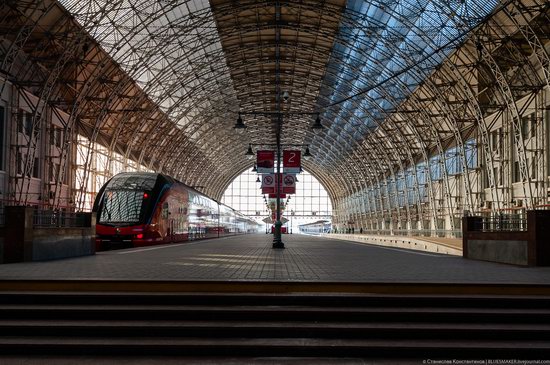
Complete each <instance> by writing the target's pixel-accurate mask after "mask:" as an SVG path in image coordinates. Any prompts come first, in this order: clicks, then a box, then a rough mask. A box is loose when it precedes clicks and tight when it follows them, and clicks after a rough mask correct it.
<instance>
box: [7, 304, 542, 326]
mask: <svg viewBox="0 0 550 365" xmlns="http://www.w3.org/2000/svg"><path fill="white" fill-rule="evenodd" d="M13 318H21V319H40V318H57V319H59V320H62V319H69V318H71V319H75V318H89V319H125V320H130V319H138V320H140V319H154V320H163V319H164V320H187V319H196V320H200V319H211V320H214V319H215V320H233V319H239V320H243V319H247V320H260V321H261V320H264V319H265V318H270V320H277V321H285V320H295V321H300V320H301V321H312V320H315V321H321V322H325V321H335V320H337V321H414V322H422V321H427V322H437V321H449V319H450V318H453V320H452V321H454V322H460V321H466V322H472V321H474V322H477V321H479V322H495V321H498V322H503V323H509V322H514V323H518V322H520V323H523V322H525V323H527V322H529V323H548V322H549V321H550V309H529V310H526V309H513V308H510V309H507V308H504V309H502V308H437V307H431V308H384V307H367V308H357V307H353V308H350V307H340V308H338V307H330V308H322V307H298V306H297V307H291V306H285V307H277V306H180V305H164V306H161V305H159V306H142V305H135V306H113V305H79V306H77V305H0V319H13Z"/></svg>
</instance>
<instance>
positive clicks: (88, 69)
mask: <svg viewBox="0 0 550 365" xmlns="http://www.w3.org/2000/svg"><path fill="white" fill-rule="evenodd" d="M507 4H508V2H506V3H502V2H497V1H496V0H488V1H475V0H452V1H448V0H445V1H444V0H348V1H345V0H326V1H324V2H322V3H320V2H318V1H312V0H303V1H299V2H298V1H275V0H273V1H252V0H242V1H230V0H211V1H206V0H159V1H149V0H133V1H129V0H114V1H105V0H89V1H77V0H59V2H57V1H53V0H43V1H36V4H35V5H36V6H35V7H34V8H32V9H31V7H29V8H27V9H26V10H25V9H23V8H21V9H20V11H21V13H25V14H26V16H27V19H28V20H27V21H26V23H25V21H24V20H21V19H19V18H16V17H15V18H9V17H8V16H6V17H5V18H4V19H3V24H4V25H5V26H6V27H7V29H13V30H14V34H19V35H21V36H22V37H23V36H24V35H25V34H27V33H25V32H23V31H22V30H21V31H20V32H18V31H16V30H17V29H25V24H27V25H28V24H31V23H33V22H34V24H35V25H36V26H37V28H36V29H35V28H32V27H31V28H32V29H30V30H29V32H30V33H29V34H32V33H33V32H36V33H37V34H41V35H42V37H44V34H48V35H49V37H50V38H48V40H47V41H42V42H37V43H36V44H37V45H34V46H33V44H32V43H30V42H26V43H25V42H23V43H24V44H25V47H27V48H26V49H25V52H26V53H27V54H28V55H31V56H37V57H38V53H40V56H41V57H42V58H43V59H44V61H43V63H44V64H45V65H46V66H45V67H44V69H41V70H40V71H39V72H37V71H31V67H34V66H31V65H29V66H28V70H27V72H28V75H29V76H28V77H29V78H30V77H31V76H32V78H33V79H38V80H41V79H42V80H43V84H41V85H40V86H39V87H37V90H38V91H40V92H42V94H43V95H46V91H47V93H49V94H47V95H46V97H47V98H49V99H50V100H55V103H58V104H59V105H62V107H63V108H65V109H66V110H67V112H68V113H69V114H70V116H71V118H72V120H73V121H74V122H73V123H74V124H75V126H77V127H78V129H79V131H80V133H81V134H83V135H86V137H87V138H90V140H91V141H92V142H94V143H100V144H103V145H105V146H106V147H109V148H111V149H113V150H116V151H118V152H119V153H121V154H122V155H124V156H125V157H128V158H132V159H134V160H136V162H137V163H138V164H140V165H144V166H147V168H149V169H152V170H156V171H162V172H165V173H168V174H171V175H173V176H174V177H176V178H178V179H180V180H182V181H184V182H186V183H188V184H189V185H201V186H205V189H206V190H205V192H206V193H207V194H209V195H211V196H213V197H214V198H218V199H219V198H221V196H222V194H223V192H224V191H225V189H226V187H227V186H228V185H229V183H230V182H231V181H232V180H233V179H234V178H235V177H236V176H238V175H239V174H240V173H242V172H243V171H245V170H247V169H249V168H250V167H251V165H252V162H251V161H250V160H247V159H246V158H245V156H244V152H245V151H246V148H247V146H248V145H249V144H252V145H253V146H254V148H263V146H266V145H269V144H273V143H274V142H275V136H276V130H277V120H276V119H277V118H273V115H272V114H270V113H273V112H277V113H282V114H281V115H282V131H281V142H282V143H283V144H294V145H296V144H297V145H309V147H310V150H311V152H312V153H313V155H314V157H313V158H312V159H311V160H310V161H308V162H306V163H305V168H307V169H308V170H309V171H311V173H312V174H313V175H314V176H316V177H317V178H318V179H319V180H320V181H321V182H322V183H323V184H324V185H325V186H326V187H327V189H328V191H329V194H330V195H331V197H332V198H336V197H338V196H345V195H349V194H350V193H352V192H353V191H355V190H357V189H356V188H357V186H365V185H368V183H369V182H376V181H379V179H381V178H383V176H385V175H388V174H391V173H393V172H392V171H394V170H396V169H401V170H404V169H405V168H406V167H407V166H412V165H414V164H415V161H416V160H418V158H419V157H420V156H421V153H422V151H424V153H429V151H430V150H435V149H436V148H437V146H436V145H437V143H439V144H441V143H442V142H441V141H443V142H444V141H445V140H446V139H447V138H449V135H453V133H455V131H454V130H453V127H450V126H449V125H451V124H453V123H455V122H456V118H458V117H456V116H454V115H453V116H452V117H448V118H451V119H445V118H447V117H445V116H444V117H441V116H440V115H438V114H437V113H436V112H434V111H433V110H432V108H427V107H426V106H425V105H424V104H423V103H424V102H425V101H427V100H432V101H433V100H434V99H437V98H439V97H440V96H439V94H438V93H440V91H439V90H438V88H437V87H436V86H437V85H446V84H449V85H451V84H452V83H453V82H454V83H456V80H457V79H459V78H460V77H463V75H460V74H458V72H457V74H455V75H453V74H452V73H453V72H455V71H456V70H455V69H452V70H451V71H445V72H447V73H444V72H443V71H441V68H442V64H443V63H444V62H445V60H448V59H449V58H450V57H452V56H453V54H454V52H455V50H456V49H457V48H458V47H462V46H463V45H464V44H466V43H468V42H471V44H475V40H472V39H471V34H472V31H473V30H474V29H475V28H476V27H477V26H478V25H479V24H483V23H485V22H486V21H487V19H488V18H489V17H490V16H495V15H494V14H497V13H498V12H499V11H500V10H501V9H503V8H504V7H505V6H507ZM14 6H15V7H17V6H21V7H23V5H22V4H20V5H14ZM18 22H20V23H18ZM471 44H470V46H471ZM468 49H471V51H470V53H464V54H463V57H465V59H463V60H460V61H457V62H458V63H457V64H460V63H467V62H471V61H472V59H474V58H475V57H477V54H476V50H475V47H470V48H468ZM47 53H49V57H50V58H49V59H48V58H47V57H46V54H47ZM56 57H57V58H56ZM51 59H55V60H56V62H53V63H52V62H51V61H50V60H51ZM23 69H24V67H23ZM23 74H24V71H21V75H23ZM31 74H32V75H31ZM482 76H483V75H482ZM22 78H23V79H24V77H22ZM52 80H53V81H56V82H58V83H59V86H58V87H57V88H51V87H49V86H48V87H46V86H44V85H49V83H50V82H52ZM428 80H429V81H428ZM451 86H452V85H451ZM45 90H46V91H45ZM52 90H55V91H52ZM283 90H285V91H288V93H289V94H290V99H289V101H287V102H284V101H282V100H281V99H280V97H279V95H280V93H281V92H282V91H283ZM50 94H51V95H50ZM456 94H457V95H459V94H461V95H459V97H460V98H462V99H464V100H466V102H473V103H474V102H475V103H477V101H473V100H472V95H468V94H467V93H466V92H463V91H461V92H458V91H457V93H456ZM468 108H470V107H468ZM475 108H476V106H475V105H473V106H472V107H471V110H468V109H467V108H466V109H465V110H464V112H463V113H462V116H461V118H464V119H470V120H471V119H473V117H472V116H471V115H472V114H474V113H476V111H475ZM239 112H240V113H243V114H242V115H243V119H244V121H245V123H246V124H247V126H248V128H247V133H246V134H245V135H238V134H236V133H234V132H233V125H234V123H235V121H236V119H237V115H238V113H239ZM307 113H319V114H320V116H321V119H322V124H323V125H324V127H325V129H324V131H323V132H322V133H321V134H319V135H315V134H314V133H313V132H312V130H311V128H310V127H311V125H312V122H313V119H315V115H314V114H313V115H309V114H307ZM478 114H479V113H478ZM445 115H447V116H448V115H451V113H449V112H447V113H446V114H445ZM428 123H429V124H430V127H432V128H434V129H435V130H437V131H438V132H436V134H437V133H441V134H440V135H437V136H433V138H432V137H430V135H429V134H428V133H424V128H425V127H426V125H427V124H428ZM439 131H440V132H439ZM459 133H460V131H459ZM421 137H422V138H421ZM436 139H437V140H438V142H437V143H436ZM424 157H425V158H426V156H424Z"/></svg>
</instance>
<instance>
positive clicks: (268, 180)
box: [262, 174, 276, 194]
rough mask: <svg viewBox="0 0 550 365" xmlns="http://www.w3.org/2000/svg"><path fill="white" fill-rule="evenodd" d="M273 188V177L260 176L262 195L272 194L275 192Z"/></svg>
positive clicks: (268, 175) (269, 175)
mask: <svg viewBox="0 0 550 365" xmlns="http://www.w3.org/2000/svg"><path fill="white" fill-rule="evenodd" d="M275 187H276V185H275V175H273V174H265V175H262V194H274V193H275V192H276V190H275Z"/></svg>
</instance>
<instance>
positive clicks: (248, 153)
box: [244, 144, 254, 160]
mask: <svg viewBox="0 0 550 365" xmlns="http://www.w3.org/2000/svg"><path fill="white" fill-rule="evenodd" d="M244 155H245V156H246V157H247V158H248V159H249V160H251V159H252V158H254V151H252V145H250V144H249V145H248V150H247V151H246V153H245V154H244Z"/></svg>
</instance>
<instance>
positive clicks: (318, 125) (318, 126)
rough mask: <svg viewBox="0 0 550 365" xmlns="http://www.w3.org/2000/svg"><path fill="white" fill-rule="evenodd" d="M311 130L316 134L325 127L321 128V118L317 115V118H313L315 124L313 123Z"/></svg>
mask: <svg viewBox="0 0 550 365" xmlns="http://www.w3.org/2000/svg"><path fill="white" fill-rule="evenodd" d="M311 129H313V132H314V133H316V134H318V133H319V132H321V131H322V130H323V129H325V127H323V125H322V124H321V118H320V117H319V115H317V118H315V123H313V125H312V126H311Z"/></svg>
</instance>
